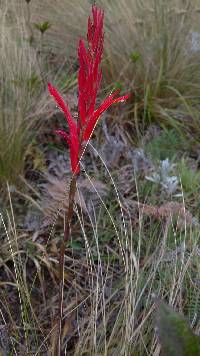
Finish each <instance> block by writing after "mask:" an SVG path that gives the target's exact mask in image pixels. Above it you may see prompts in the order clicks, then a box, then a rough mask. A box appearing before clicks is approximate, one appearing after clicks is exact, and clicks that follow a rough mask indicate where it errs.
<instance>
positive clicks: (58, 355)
mask: <svg viewBox="0 0 200 356" xmlns="http://www.w3.org/2000/svg"><path fill="white" fill-rule="evenodd" d="M76 182H77V175H76V174H74V175H73V177H72V179H71V183H70V189H69V206H68V210H67V212H66V217H65V221H64V238H63V240H62V242H61V247H60V260H59V310H58V323H57V335H58V338H57V345H56V350H57V351H56V354H55V355H56V356H61V341H62V318H63V289H64V265H65V249H66V245H67V243H68V241H69V238H70V226H71V220H72V216H73V205H74V198H75V193H76Z"/></svg>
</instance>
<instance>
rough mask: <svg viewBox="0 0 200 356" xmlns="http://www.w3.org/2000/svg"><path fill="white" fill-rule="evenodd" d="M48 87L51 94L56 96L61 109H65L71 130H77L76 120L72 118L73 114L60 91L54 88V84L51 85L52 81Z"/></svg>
mask: <svg viewBox="0 0 200 356" xmlns="http://www.w3.org/2000/svg"><path fill="white" fill-rule="evenodd" d="M48 89H49V92H50V94H51V95H52V96H53V97H54V99H55V101H56V102H57V104H58V106H59V107H60V109H61V110H62V111H63V113H64V115H65V117H66V119H67V122H68V125H69V128H70V131H72V132H75V131H76V130H77V125H76V122H75V121H74V119H73V118H72V116H71V114H70V112H69V110H68V107H67V105H66V104H65V102H64V100H63V98H62V96H61V95H60V94H59V93H58V91H57V90H56V88H54V87H53V85H51V84H50V83H48Z"/></svg>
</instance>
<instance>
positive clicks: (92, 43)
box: [48, 6, 130, 174]
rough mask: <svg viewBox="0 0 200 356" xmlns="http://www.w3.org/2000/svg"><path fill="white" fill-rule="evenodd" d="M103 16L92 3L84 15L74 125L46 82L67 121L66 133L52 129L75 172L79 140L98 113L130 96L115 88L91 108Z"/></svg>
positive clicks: (96, 83) (98, 75) (86, 135)
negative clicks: (61, 140) (89, 12)
mask: <svg viewBox="0 0 200 356" xmlns="http://www.w3.org/2000/svg"><path fill="white" fill-rule="evenodd" d="M103 20H104V12H103V11H102V10H100V9H98V8H97V7H96V6H93V7H92V18H91V17H89V19H88V31H87V39H88V48H86V46H85V43H84V41H83V40H82V39H81V40H80V41H79V47H78V58H79V73H78V94H79V95H78V97H79V99H78V111H79V120H78V125H77V123H76V121H75V120H74V118H73V117H72V116H71V114H70V112H69V109H68V107H67V105H66V104H65V102H64V100H63V98H62V97H61V95H60V94H59V93H58V91H57V90H56V89H55V88H54V87H53V86H52V85H51V84H48V89H49V92H50V94H51V95H52V96H53V97H54V99H55V101H56V103H57V105H58V106H59V107H60V109H61V110H62V112H63V113H64V115H65V117H66V120H67V122H68V125H69V134H68V133H66V132H65V131H62V130H57V131H56V133H57V134H59V135H60V136H61V137H63V138H64V140H65V141H66V142H67V144H68V146H69V148H70V158H71V167H72V172H73V173H75V174H77V173H79V172H80V165H79V156H80V152H81V150H82V144H83V141H88V140H89V139H90V137H91V135H92V133H93V131H94V128H95V126H96V124H97V122H98V119H99V118H100V116H101V115H102V113H103V112H104V111H105V110H107V109H108V108H109V107H110V106H111V105H112V104H115V103H119V102H123V101H125V100H127V99H128V98H129V96H130V95H129V94H127V95H124V96H121V97H118V98H116V96H117V95H118V93H119V91H118V90H116V91H115V92H113V93H111V94H110V95H108V97H107V98H106V99H105V100H104V101H103V103H102V104H101V105H100V106H99V107H98V108H97V109H96V110H95V105H96V98H97V93H98V90H99V87H100V83H101V79H102V72H101V69H100V64H101V59H102V53H103V44H104V33H103Z"/></svg>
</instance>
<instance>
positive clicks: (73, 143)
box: [48, 83, 80, 173]
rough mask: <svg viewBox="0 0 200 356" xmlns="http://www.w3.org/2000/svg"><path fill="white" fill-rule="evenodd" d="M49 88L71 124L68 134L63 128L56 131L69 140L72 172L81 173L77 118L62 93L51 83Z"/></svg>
mask: <svg viewBox="0 0 200 356" xmlns="http://www.w3.org/2000/svg"><path fill="white" fill-rule="evenodd" d="M48 89H49V92H50V94H51V95H52V96H53V97H54V99H55V101H56V103H57V104H58V106H59V107H60V109H61V110H62V111H63V113H64V115H65V117H66V119H67V122H68V125H69V134H67V133H66V132H65V131H62V130H57V131H56V133H57V134H58V135H60V136H61V137H63V138H64V140H65V141H66V142H67V144H68V145H69V149H70V159H71V167H72V172H73V173H79V172H80V166H79V146H80V143H79V135H78V132H79V130H78V127H77V123H76V122H75V120H74V119H73V118H72V116H71V114H70V112H69V110H68V107H67V105H66V104H65V102H64V100H63V98H62V97H61V95H60V94H59V93H58V91H57V90H56V89H55V88H54V87H53V86H52V85H51V84H50V83H49V84H48Z"/></svg>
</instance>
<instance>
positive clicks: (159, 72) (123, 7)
mask: <svg viewBox="0 0 200 356" xmlns="http://www.w3.org/2000/svg"><path fill="white" fill-rule="evenodd" d="M91 3H92V2H91V1H86V0H81V1H80V0H75V1H73V2H71V1H68V0H57V1H53V0H50V1H49V0H48V1H47V0H43V1H37V0H36V1H33V0H30V1H27V0H24V1H22V0H21V1H17V0H16V1H15V0H13V1H12V2H10V1H4V2H3V3H2V5H1V9H0V26H1V36H0V49H1V56H0V192H1V195H0V207H1V210H0V231H1V234H0V236H1V253H0V284H1V289H0V293H1V298H0V300H1V306H0V318H1V322H0V333H1V341H0V347H1V348H0V352H1V354H2V355H4V354H5V355H51V354H53V350H54V346H55V343H56V333H55V320H56V316H57V312H58V311H57V308H58V276H59V266H58V261H59V247H60V242H61V240H62V238H63V215H64V211H65V210H66V207H67V201H68V186H69V181H70V160H69V152H68V150H66V147H64V145H63V144H62V142H61V140H60V139H59V137H56V135H55V134H54V132H53V131H54V130H55V129H58V128H62V127H63V115H62V114H61V112H60V111H59V110H58V108H57V107H56V105H55V104H54V102H53V100H52V98H51V97H50V95H49V93H48V91H47V83H48V82H49V81H50V82H52V83H53V84H54V85H55V86H56V87H57V88H59V90H60V91H61V92H62V94H63V97H64V98H65V99H66V100H67V103H68V104H69V108H70V110H71V112H72V113H73V114H74V116H75V117H76V116H77V103H78V100H77V71H78V62H77V53H76V51H77V43H78V40H79V38H80V37H83V38H85V37H86V27H87V18H88V15H89V13H90V10H91ZM97 5H98V6H100V7H101V8H103V9H104V11H105V49H104V57H103V64H102V70H103V82H102V85H101V92H100V97H99V101H100V99H101V98H104V97H105V95H106V93H108V92H109V91H110V90H111V89H113V88H120V89H121V93H122V95H123V94H124V93H126V92H131V93H132V97H131V99H130V100H129V103H128V105H127V104H125V103H121V104H120V105H119V106H115V107H113V108H112V109H110V110H109V111H108V112H107V113H106V114H105V115H104V117H103V118H102V119H101V121H100V123H99V125H98V127H97V130H96V132H95V134H94V137H93V138H92V140H91V142H90V144H89V146H88V148H87V151H86V154H85V156H84V159H83V160H82V164H81V172H82V174H81V176H80V178H79V180H78V190H77V193H76V196H75V209H74V210H75V214H74V217H73V222H72V238H71V241H70V242H69V243H68V245H67V249H66V254H65V269H64V320H63V335H62V342H63V352H64V351H65V352H66V353H67V354H68V355H77V356H78V355H117V354H119V355H160V353H161V348H160V344H159V342H158V338H157V333H156V332H155V297H156V298H157V297H158V298H161V299H163V300H165V301H166V302H167V303H168V304H170V305H172V306H173V307H175V308H176V309H177V310H178V311H179V312H181V313H182V314H184V315H185V317H186V318H187V319H188V321H189V323H190V325H191V327H192V328H193V331H194V333H196V334H199V333H200V299H199V298H200V287H199V279H200V268H199V267H200V263H199V253H200V250H199V212H200V205H199V196H200V171H199V162H200V146H199V136H200V125H199V103H200V77H199V70H200V62H199V53H200V29H199V27H198V23H199V16H200V9H199V5H198V1H195V0H193V1H189V2H188V1H183V0H170V1H168V2H166V1H164V0H158V1H153V0H149V1H148V2H147V1H137V0H122V1H120V2H119V1H117V0H116V1H115V0H113V1H109V0H99V1H97Z"/></svg>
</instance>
